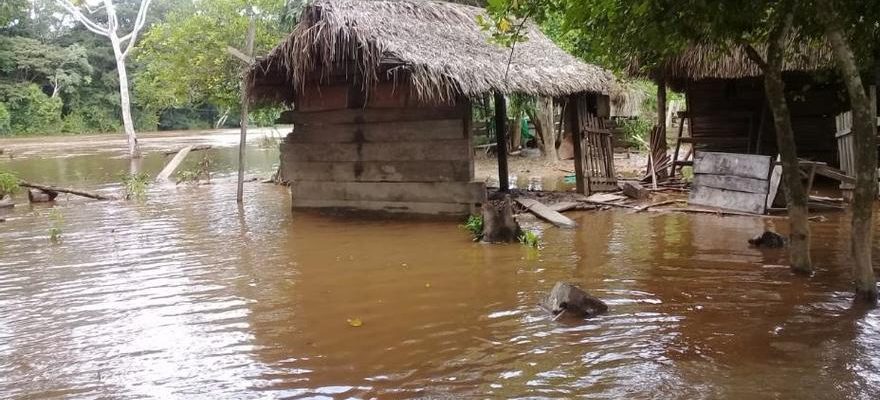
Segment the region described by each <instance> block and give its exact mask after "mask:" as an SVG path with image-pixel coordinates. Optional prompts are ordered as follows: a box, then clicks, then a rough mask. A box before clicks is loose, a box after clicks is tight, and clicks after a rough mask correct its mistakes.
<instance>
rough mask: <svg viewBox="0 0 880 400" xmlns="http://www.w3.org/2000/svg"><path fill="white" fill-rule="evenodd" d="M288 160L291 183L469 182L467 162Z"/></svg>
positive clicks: (286, 161) (285, 167) (288, 177)
mask: <svg viewBox="0 0 880 400" xmlns="http://www.w3.org/2000/svg"><path fill="white" fill-rule="evenodd" d="M288 154H289V153H282V157H283V158H285V161H284V163H283V165H284V169H285V170H284V176H285V177H286V178H287V179H288V180H291V181H324V182H326V181H334V182H465V181H469V180H470V179H471V173H470V168H469V164H468V162H467V161H464V160H461V161H339V162H325V161H314V162H310V161H300V162H293V161H290V160H288V159H287V158H286V156H287V155H288Z"/></svg>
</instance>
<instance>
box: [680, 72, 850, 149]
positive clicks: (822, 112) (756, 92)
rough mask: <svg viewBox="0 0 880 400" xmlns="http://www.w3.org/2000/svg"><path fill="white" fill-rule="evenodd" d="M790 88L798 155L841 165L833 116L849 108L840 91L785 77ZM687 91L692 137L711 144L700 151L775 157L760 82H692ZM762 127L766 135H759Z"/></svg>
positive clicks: (773, 136)
mask: <svg viewBox="0 0 880 400" xmlns="http://www.w3.org/2000/svg"><path fill="white" fill-rule="evenodd" d="M786 87H787V90H788V93H789V97H788V100H789V109H790V110H791V114H792V125H793V127H794V130H795V138H796V144H797V147H798V155H799V156H800V157H802V158H805V159H810V160H815V161H823V162H827V163H829V164H831V165H835V166H836V165H838V159H837V148H836V147H837V145H836V142H835V139H834V133H835V123H834V116H835V115H837V114H838V113H840V112H842V111H841V110H843V109H845V108H846V105H845V100H844V98H841V97H840V93H839V88H838V87H836V86H832V85H819V84H816V83H814V82H811V81H810V80H809V79H808V78H806V77H800V76H790V77H787V78H786ZM686 90H687V95H688V108H689V110H688V111H689V112H690V114H691V117H692V133H693V136H694V137H695V138H698V139H700V138H710V139H709V140H708V141H707V142H706V143H705V144H703V145H699V146H698V149H702V150H705V151H719V152H730V153H747V152H748V151H749V150H751V151H752V152H754V150H756V149H758V150H759V154H763V155H775V154H776V153H777V147H776V135H775V133H774V128H773V119H772V114H771V113H770V111H769V109H765V110H764V111H763V112H764V113H765V116H764V122H763V124H762V123H761V119H762V118H761V114H762V110H761V109H762V108H764V107H766V105H765V101H764V99H765V96H764V88H763V83H762V82H761V80H760V79H740V80H722V79H708V80H703V81H697V82H689V83H688V84H687V89H686ZM761 126H763V130H764V131H763V133H762V134H760V135H759V134H758V130H759V128H760V127H761ZM759 136H760V143H759V142H758V137H759ZM721 138H726V140H725V139H721ZM737 139H738V140H737Z"/></svg>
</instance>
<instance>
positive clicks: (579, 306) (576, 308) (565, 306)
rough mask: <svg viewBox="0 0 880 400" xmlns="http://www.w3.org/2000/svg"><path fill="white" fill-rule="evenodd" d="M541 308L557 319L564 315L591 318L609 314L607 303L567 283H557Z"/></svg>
mask: <svg viewBox="0 0 880 400" xmlns="http://www.w3.org/2000/svg"><path fill="white" fill-rule="evenodd" d="M541 307H542V308H544V309H545V310H547V311H549V312H550V313H551V314H553V315H554V316H555V317H556V318H559V317H561V316H562V314H563V313H564V314H566V315H568V316H571V317H578V318H590V317H594V316H596V315H599V314H604V313H606V312H608V305H607V304H605V302H603V301H602V300H599V299H598V298H596V297H593V296H590V295H589V294H587V292H585V291H584V290H583V289H581V288H579V287H577V286H574V285H572V284H570V283H566V282H556V285H554V286H553V289H551V290H550V294H548V295H547V297H546V298H545V299H544V301H543V302H542V303H541Z"/></svg>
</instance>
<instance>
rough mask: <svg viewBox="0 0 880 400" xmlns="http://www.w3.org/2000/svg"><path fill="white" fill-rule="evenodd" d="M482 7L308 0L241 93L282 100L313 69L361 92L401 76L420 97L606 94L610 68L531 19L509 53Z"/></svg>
mask: <svg viewBox="0 0 880 400" xmlns="http://www.w3.org/2000/svg"><path fill="white" fill-rule="evenodd" d="M484 13H485V11H484V10H483V9H481V8H477V7H472V6H467V5H462V4H454V3H447V2H441V1H429V0H424V1H419V0H317V1H315V2H313V3H312V4H310V5H309V6H308V7H307V8H306V9H305V10H304V12H303V15H302V20H301V21H300V23H299V24H297V26H296V27H295V28H294V29H293V32H291V34H290V35H289V36H288V37H287V38H286V39H285V40H284V41H283V42H282V43H281V44H280V45H278V46H277V47H276V48H275V49H274V50H272V52H271V53H270V54H269V55H268V56H267V57H265V58H263V59H261V60H259V61H258V62H257V63H256V65H255V66H254V67H253V69H252V70H251V71H250V72H249V75H248V78H249V80H250V82H251V85H252V90H251V96H252V98H253V99H254V100H256V101H273V100H274V101H278V100H281V101H285V102H288V103H290V102H292V100H293V93H291V90H285V89H291V88H292V89H293V90H301V89H302V88H303V87H305V85H306V81H307V80H309V79H315V76H316V74H317V76H318V77H320V79H329V77H330V76H332V75H338V74H342V75H345V76H346V77H349V78H353V79H357V80H359V81H360V83H361V84H362V85H363V87H364V88H365V89H367V91H369V88H370V87H371V86H372V85H373V84H375V83H376V82H377V81H380V80H392V81H401V80H403V79H406V80H408V81H409V82H411V88H412V90H413V91H414V92H415V93H416V94H417V95H418V96H419V97H420V98H423V99H425V98H435V99H444V100H448V99H452V98H454V97H455V96H457V95H464V96H475V95H481V94H485V93H489V92H493V91H498V92H502V93H505V94H509V93H514V92H517V93H524V94H531V95H542V96H556V97H558V96H563V95H568V94H571V93H578V92H591V93H608V92H609V90H610V88H611V85H612V84H613V76H612V74H611V73H609V72H608V71H606V70H604V69H602V68H599V67H597V66H594V65H589V64H586V63H584V62H581V61H579V60H577V59H576V58H575V57H573V56H571V55H570V54H568V53H566V52H565V51H563V50H561V49H560V48H558V47H557V46H556V45H554V44H553V43H552V42H551V41H550V39H548V38H547V37H546V36H544V35H543V34H542V33H541V32H540V30H539V29H538V27H536V26H535V25H534V24H531V23H527V24H526V25H525V28H524V29H525V31H526V34H527V37H528V40H527V41H526V42H524V43H517V44H516V46H515V49H514V51H513V55H512V57H511V51H510V49H508V48H505V47H502V46H499V45H496V44H493V43H491V41H490V37H489V35H488V34H487V33H486V32H484V31H482V30H481V28H480V27H479V25H478V24H477V16H478V15H480V14H484ZM508 61H509V67H508Z"/></svg>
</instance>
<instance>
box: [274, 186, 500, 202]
mask: <svg viewBox="0 0 880 400" xmlns="http://www.w3.org/2000/svg"><path fill="white" fill-rule="evenodd" d="M481 184H482V182H473V183H472V182H313V181H299V182H297V181H293V182H292V183H291V185H290V188H291V191H292V193H293V198H294V201H297V200H298V199H302V200H349V201H392V202H413V203H479V202H481V201H483V199H484V197H485V189H483V188H484V187H485V186H480V185H481ZM480 189H483V190H482V193H483V195H482V196H480Z"/></svg>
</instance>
